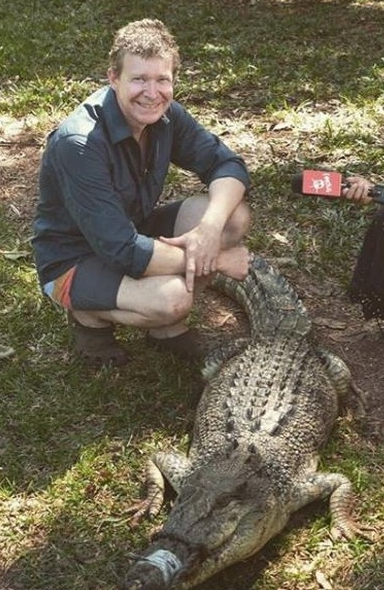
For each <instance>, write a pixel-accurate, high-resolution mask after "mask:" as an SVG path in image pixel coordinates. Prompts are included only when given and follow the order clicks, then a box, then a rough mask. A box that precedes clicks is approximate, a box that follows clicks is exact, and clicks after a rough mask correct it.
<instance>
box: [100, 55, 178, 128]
mask: <svg viewBox="0 0 384 590" xmlns="http://www.w3.org/2000/svg"><path fill="white" fill-rule="evenodd" d="M108 77H109V82H110V85H111V87H112V88H113V90H114V91H115V93H116V97H117V102H118V104H119V107H120V109H121V110H122V112H123V114H124V116H125V118H126V120H127V122H128V124H129V126H130V127H131V130H132V132H133V134H134V135H135V136H138V137H139V136H140V133H141V131H142V130H143V129H144V127H145V126H146V125H150V124H152V123H156V121H158V120H159V119H160V118H161V117H162V116H163V115H164V113H165V111H166V110H167V109H168V107H169V105H170V103H171V101H172V98H173V71H172V58H160V57H153V58H149V59H143V58H141V57H138V56H136V55H130V54H127V55H125V57H124V61H123V68H122V71H121V74H120V76H118V75H117V74H116V72H115V71H114V70H112V69H110V70H109V71H108Z"/></svg>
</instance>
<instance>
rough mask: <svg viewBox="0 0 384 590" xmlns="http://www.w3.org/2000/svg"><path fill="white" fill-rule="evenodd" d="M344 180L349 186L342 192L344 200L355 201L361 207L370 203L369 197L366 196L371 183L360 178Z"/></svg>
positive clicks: (351, 177)
mask: <svg viewBox="0 0 384 590" xmlns="http://www.w3.org/2000/svg"><path fill="white" fill-rule="evenodd" d="M346 180H347V182H348V184H350V185H351V186H349V187H348V188H345V189H344V190H343V195H344V197H345V198H346V199H349V200H351V201H356V202H358V203H361V204H362V205H366V204H368V203H370V202H371V201H372V199H371V197H369V196H368V190H369V189H370V188H371V187H372V186H373V184H372V183H371V182H369V181H368V180H366V179H365V178H362V177H361V176H349V177H348V178H347V179H346Z"/></svg>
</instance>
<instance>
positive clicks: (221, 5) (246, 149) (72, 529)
mask: <svg viewBox="0 0 384 590" xmlns="http://www.w3.org/2000/svg"><path fill="white" fill-rule="evenodd" d="M144 16H150V17H157V18H161V19H163V20H164V21H166V22H167V24H168V25H169V26H170V28H171V29H172V30H173V31H174V33H175V34H176V36H177V38H178V42H179V45H180V48H181V53H182V57H183V69H182V72H181V74H180V78H179V80H178V86H177V97H178V99H180V100H181V101H182V102H184V103H185V104H186V105H187V106H188V107H189V109H190V110H191V111H192V112H194V113H195V114H196V115H197V116H198V117H199V119H200V120H201V121H202V122H204V123H205V124H207V125H208V126H209V127H211V128H212V129H213V130H214V131H215V132H216V133H218V134H219V135H220V136H222V137H223V138H224V139H225V140H226V141H227V142H228V143H229V144H231V145H233V146H234V147H236V148H237V149H238V150H240V151H241V152H242V153H243V155H244V158H245V159H246V161H247V163H248V164H249V168H250V172H251V175H252V180H253V186H252V191H251V195H250V202H251V206H252V208H253V211H254V224H253V227H252V230H251V232H250V235H249V238H248V240H249V245H250V246H251V247H252V248H254V249H255V250H258V251H261V252H262V253H265V254H267V255H269V256H289V257H291V258H292V259H294V260H295V261H296V262H297V264H298V265H299V266H300V267H301V268H303V269H305V270H306V272H307V273H308V275H309V276H312V277H313V278H316V280H320V281H321V280H322V279H323V278H325V277H326V278H328V279H331V280H332V281H334V282H335V283H336V284H338V285H339V286H341V288H345V286H346V285H347V282H348V279H349V277H350V271H351V267H352V265H353V262H354V260H355V257H356V252H357V250H358V248H359V247H360V244H361V239H362V236H363V234H364V231H365V228H366V226H367V223H368V221H369V219H370V217H371V215H372V212H373V211H374V208H373V207H367V208H365V209H361V208H358V207H356V206H353V205H350V204H346V203H333V202H332V203H330V202H324V201H319V200H312V199H306V198H298V197H297V196H295V195H293V194H292V193H291V191H290V182H289V179H290V175H291V174H293V173H294V172H296V171H297V169H300V168H301V167H303V166H305V167H309V166H316V167H321V166H325V165H326V166H328V167H331V168H334V169H337V170H340V171H342V172H346V171H351V172H358V173H361V174H367V175H369V176H370V177H371V178H373V179H375V180H377V181H382V179H383V176H382V175H383V164H382V161H383V139H382V137H383V136H382V130H383V121H384V102H383V92H382V88H383V78H384V62H383V53H382V44H381V42H380V41H381V39H382V31H383V27H384V2H382V1H375V2H370V1H366V0H356V1H354V2H353V1H349V0H324V1H318V0H316V1H315V0H313V1H310V0H307V1H304V0H302V1H299V0H290V1H288V0H256V2H254V3H251V2H246V1H241V0H238V1H233V0H232V1H229V0H222V1H219V0H217V1H216V0H204V1H203V0H195V2H193V3H191V2H184V1H181V2H176V3H175V2H169V1H165V0H158V1H157V2H156V3H154V2H152V1H149V0H142V1H141V2H140V3H138V2H133V1H130V0H128V1H127V2H124V3H121V2H117V1H116V0H109V2H105V1H103V2H102V1H101V0H92V1H91V0H70V1H68V2H65V3H64V2H61V1H59V0H50V2H42V0H23V1H21V0H14V2H12V3H9V2H6V1H5V0H0V39H1V45H0V129H1V120H2V119H1V118H2V117H13V118H17V119H25V121H26V124H27V126H28V137H32V138H34V139H36V140H37V141H38V142H41V141H42V137H43V135H44V133H45V132H46V131H47V130H48V129H49V128H50V127H51V126H52V125H53V124H54V123H55V122H57V121H59V120H61V119H62V118H63V117H64V116H65V114H66V113H67V112H69V111H70V110H71V109H72V108H73V106H74V105H75V104H77V103H78V101H79V100H81V99H82V98H84V97H85V96H86V95H87V94H89V93H90V91H92V90H93V89H94V88H96V87H97V86H98V85H100V84H101V83H103V81H104V80H105V69H106V57H107V53H108V49H109V46H110V43H111V39H112V35H113V32H114V31H115V30H116V28H118V27H119V26H121V25H122V24H124V23H125V22H126V21H128V20H130V19H134V18H141V17H144ZM22 139H23V138H21V140H22ZM0 141H1V136H0ZM0 148H1V143H0ZM7 166H8V163H7V162H4V168H3V171H4V174H5V173H6V172H7V171H8V172H9V170H8V167H7ZM12 166H13V168H12V170H11V173H12V175H13V176H14V177H15V178H16V179H17V180H16V182H19V183H20V185H22V184H23V179H18V164H17V160H16V162H15V163H14V164H12ZM0 173H1V171H0ZM189 183H190V179H189V177H185V176H184V175H182V174H180V173H178V172H177V171H172V174H171V175H170V178H169V182H168V186H167V189H166V190H167V191H174V192H175V193H177V192H188V190H190V189H189V188H188V187H189ZM0 198H1V196H0ZM0 213H1V214H0V250H1V251H3V252H4V251H5V252H14V253H16V256H11V257H9V255H4V254H3V255H0V284H1V305H0V344H5V343H8V344H10V345H12V346H13V347H14V349H15V351H16V354H15V355H14V356H12V357H9V358H8V359H3V360H1V359H0V363H1V364H0V371H1V380H0V393H1V395H0V461H1V469H0V568H1V569H0V572H2V573H0V588H3V587H7V586H6V584H7V583H9V584H10V587H11V588H13V589H14V590H47V589H48V588H49V589H50V588H52V587H54V588H55V589H57V590H69V589H71V590H86V589H88V588H92V589H94V590H112V588H115V587H116V585H117V584H118V582H119V580H120V578H121V574H122V572H123V571H124V570H125V569H126V567H127V557H126V553H127V551H129V550H132V548H133V547H134V548H135V549H137V548H139V547H141V546H144V545H145V544H146V542H147V539H148V537H149V534H150V532H151V530H152V527H153V525H152V524H150V523H146V522H145V523H143V524H142V526H140V527H139V529H131V528H130V527H129V515H128V509H129V507H130V505H131V503H132V501H133V499H136V498H138V497H139V496H140V494H141V493H142V484H143V481H142V468H143V462H144V460H145V457H146V456H148V455H150V454H151V452H152V451H153V450H154V449H158V448H168V447H169V446H171V445H174V446H176V447H178V448H180V449H185V448H186V446H187V444H188V435H189V433H190V430H191V425H192V422H193V415H194V408H195V404H196V399H197V397H198V394H199V391H200V385H201V384H200V382H199V379H198V378H197V377H196V370H195V369H194V368H193V367H189V366H185V365H184V364H183V363H180V362H178V361H176V360H174V359H172V358H170V357H169V358H168V357H167V358H163V357H161V355H156V354H154V353H152V352H151V351H149V350H148V349H147V348H146V346H145V344H144V340H143V336H142V334H141V333H140V332H138V331H134V330H131V331H127V332H124V333H121V337H122V338H123V339H125V340H126V341H127V343H128V345H129V346H130V349H131V350H132V354H133V360H132V363H131V364H130V366H129V367H128V368H127V369H123V370H119V371H117V370H103V371H100V372H96V373H94V372H92V371H88V370H87V369H84V367H83V366H82V364H81V363H80V362H78V361H75V360H73V358H72V357H71V356H70V355H69V353H68V349H69V345H70V343H69V341H68V338H69V336H68V331H67V328H66V322H65V317H64V315H63V314H62V312H60V311H58V310H56V309H54V308H53V307H52V306H51V305H50V304H48V303H47V301H45V300H42V298H41V296H40V293H39V289H38V285H37V280H36V275H35V271H34V265H33V259H32V254H31V248H30V237H31V224H30V221H31V220H30V218H28V217H27V218H25V216H23V215H22V216H21V217H19V216H17V215H14V214H13V213H12V210H10V208H9V206H8V203H7V201H4V202H3V204H2V205H1V201H0ZM17 253H19V254H20V256H18V255H17ZM323 461H324V465H323V467H324V468H325V469H331V470H340V471H342V472H344V473H345V474H346V475H348V476H349V477H350V478H351V480H352V481H353V484H354V486H355V488H356V490H357V492H358V495H359V502H358V506H357V509H358V511H359V512H360V514H361V517H362V519H363V520H364V521H367V522H368V523H370V524H371V525H372V526H375V527H376V528H377V529H378V530H380V529H381V530H382V527H383V522H384V513H383V505H384V496H383V491H382V484H381V482H382V478H383V468H382V465H383V464H384V453H383V448H382V447H380V446H373V445H371V444H370V443H369V442H366V441H363V440H361V438H359V436H358V435H357V434H356V432H355V431H354V429H353V425H351V424H350V423H349V421H348V419H346V418H344V419H342V420H341V421H340V424H339V426H338V429H337V432H336V434H335V437H334V439H333V440H332V441H331V443H330V444H329V445H328V447H327V450H326V453H325V455H324V459H323ZM327 514H328V512H327V510H326V509H324V506H318V507H315V509H314V513H313V511H311V512H310V513H306V512H304V513H302V514H300V515H298V516H297V517H295V519H294V520H293V526H292V529H291V530H289V531H287V532H285V533H284V534H283V535H280V536H279V538H278V539H276V540H275V541H274V542H273V543H271V544H269V546H268V547H267V549H266V551H265V552H263V553H262V555H261V556H259V557H257V558H256V559H254V560H251V563H247V564H246V566H244V564H239V565H238V566H236V567H235V568H231V571H228V572H225V573H224V574H223V576H222V577H221V578H220V579H219V580H216V581H215V580H213V581H212V582H209V583H207V584H206V585H205V586H204V588H206V589H207V590H208V588H210V589H211V590H212V589H213V590H215V589H216V588H225V589H227V588H228V590H229V588H231V590H245V589H249V590H250V589H251V588H252V589H253V590H284V589H289V590H303V589H304V588H305V589H306V590H318V589H319V588H325V589H326V588H327V583H328V587H331V588H332V589H334V590H344V589H347V588H351V589H353V590H382V588H383V585H382V584H383V583H382V580H383V578H384V563H383V559H382V554H383V550H384V543H383V539H382V538H381V540H378V541H377V542H376V544H375V546H373V545H370V544H369V543H367V542H365V541H364V540H357V541H355V542H352V543H344V542H340V543H337V544H336V545H334V544H331V543H330V542H329V539H328V536H327V531H328V527H329V522H328V516H327ZM163 517H164V515H163V516H162V517H161V518H163ZM161 518H160V519H159V520H158V521H157V522H156V524H158V523H159V522H160V521H161ZM2 584H3V586H2ZM4 584H5V586H4Z"/></svg>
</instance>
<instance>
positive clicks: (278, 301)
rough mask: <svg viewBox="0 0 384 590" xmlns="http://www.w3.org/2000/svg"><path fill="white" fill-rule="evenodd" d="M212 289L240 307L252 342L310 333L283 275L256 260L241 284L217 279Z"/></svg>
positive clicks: (306, 320)
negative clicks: (272, 336) (283, 333)
mask: <svg viewBox="0 0 384 590" xmlns="http://www.w3.org/2000/svg"><path fill="white" fill-rule="evenodd" d="M214 286H215V287H217V288H218V289H219V290H220V291H223V292H224V293H226V294H227V295H228V296H230V297H231V298H232V299H234V300H235V301H236V302H237V303H239V304H240V305H241V307H242V308H243V309H244V311H245V313H246V314H247V317H248V321H249V323H250V332H251V338H254V339H255V338H256V339H257V338H260V337H261V335H270V334H273V333H275V332H276V331H286V332H295V333H297V334H298V335H305V334H307V333H308V332H309V330H310V329H311V321H310V318H309V317H308V315H307V312H306V309H305V307H304V305H303V303H302V301H301V300H300V298H299V296H298V295H297V293H296V291H295V290H294V289H293V287H292V286H291V285H290V283H289V282H288V281H287V279H286V278H285V277H283V275H281V274H280V273H279V272H278V271H277V270H276V269H275V268H273V266H271V265H270V264H269V263H268V262H267V261H266V260H265V259H263V258H261V257H259V256H255V257H254V258H253V260H252V262H251V263H250V266H249V273H248V275H247V277H246V278H245V279H244V280H243V281H235V280H234V279H231V278H229V277H225V276H223V275H217V277H216V278H215V280H214Z"/></svg>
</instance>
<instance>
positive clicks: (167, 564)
mask: <svg viewBox="0 0 384 590" xmlns="http://www.w3.org/2000/svg"><path fill="white" fill-rule="evenodd" d="M274 488H275V486H274V485H273V484H272V482H271V481H270V479H269V478H268V476H267V473H266V470H265V469H264V467H263V465H262V464H261V461H260V458H259V457H258V456H257V455H253V454H249V455H247V456H246V457H244V456H241V455H239V454H236V455H232V456H231V457H230V458H228V457H214V458H211V460H210V461H209V462H207V463H206V464H205V465H204V466H203V467H200V468H199V469H197V470H196V471H193V472H192V473H191V474H190V475H189V476H188V477H187V478H186V480H185V481H184V483H183V486H182V489H181V491H180V494H179V496H178V498H177V500H176V502H175V504H174V506H173V508H172V510H171V512H170V514H169V517H168V520H167V522H166V524H165V526H164V528H163V530H162V531H161V533H160V534H159V535H158V537H157V539H156V540H155V541H154V543H153V544H152V545H151V546H150V547H149V548H148V549H147V550H146V551H145V554H144V556H143V558H142V559H139V561H138V562H137V563H136V564H135V565H134V566H133V568H132V570H131V572H128V578H127V579H126V585H125V586H124V588H126V589H127V590H163V589H165V588H177V589H178V590H179V589H182V590H186V589H187V588H191V587H193V586H195V585H196V584H198V583H200V582H202V581H203V580H205V579H207V578H209V577H210V576H212V575H214V574H215V573H217V572H219V571H221V570H222V569H224V568H226V567H228V566H229V565H231V564H233V563H236V562H238V561H240V560H243V559H246V558H247V557H249V556H251V555H252V554H254V553H256V552H257V551H258V550H259V549H261V548H262V547H263V546H264V545H265V543H266V542H267V541H268V540H269V539H270V538H271V537H272V536H273V535H275V534H276V533H277V532H279V531H280V530H281V529H282V528H283V527H284V526H285V524H286V523H287V520H288V517H289V515H288V514H287V512H288V511H287V509H286V507H284V505H283V502H281V500H280V501H279V494H278V493H276V489H274ZM159 559H160V561H159Z"/></svg>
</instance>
